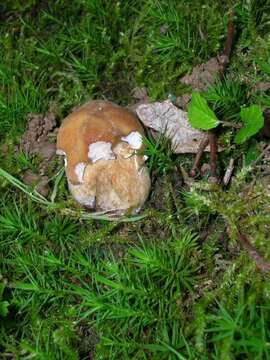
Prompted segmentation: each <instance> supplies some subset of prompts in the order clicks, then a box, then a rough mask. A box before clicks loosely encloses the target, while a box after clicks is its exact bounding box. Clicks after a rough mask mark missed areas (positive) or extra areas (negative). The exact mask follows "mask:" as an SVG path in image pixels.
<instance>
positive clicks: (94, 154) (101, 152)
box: [88, 141, 115, 163]
mask: <svg viewBox="0 0 270 360" xmlns="http://www.w3.org/2000/svg"><path fill="white" fill-rule="evenodd" d="M88 157H89V159H90V160H92V162H93V163H94V162H96V161H98V160H102V159H103V160H114V159H115V154H114V153H113V151H112V144H111V143H110V142H106V141H97V142H95V143H93V144H90V145H89V151H88Z"/></svg>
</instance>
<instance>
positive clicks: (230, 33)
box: [208, 11, 235, 183]
mask: <svg viewBox="0 0 270 360" xmlns="http://www.w3.org/2000/svg"><path fill="white" fill-rule="evenodd" d="M233 17H234V13H233V12H232V11H231V12H230V14H229V21H228V25H227V37H226V41H225V45H224V50H223V52H222V54H221V55H220V56H219V57H218V60H219V63H220V64H221V70H220V77H223V75H224V73H225V70H226V68H227V65H228V64H229V61H230V55H231V52H232V44H233V38H234V33H235V27H234V23H233ZM208 137H209V144H210V166H211V177H212V179H213V180H214V182H217V183H218V182H219V179H218V175H217V151H218V146H217V137H216V134H215V131H214V130H212V131H209V132H208Z"/></svg>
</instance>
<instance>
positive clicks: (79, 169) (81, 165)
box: [75, 162, 86, 183]
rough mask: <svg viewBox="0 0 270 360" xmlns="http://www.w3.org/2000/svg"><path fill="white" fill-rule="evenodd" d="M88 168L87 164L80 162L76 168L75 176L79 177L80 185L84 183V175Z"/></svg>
mask: <svg viewBox="0 0 270 360" xmlns="http://www.w3.org/2000/svg"><path fill="white" fill-rule="evenodd" d="M85 167H86V163H83V162H80V163H78V164H77V165H76V166H75V174H76V175H77V178H78V181H79V182H80V183H82V182H83V175H84V170H85Z"/></svg>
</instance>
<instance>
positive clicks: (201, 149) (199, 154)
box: [189, 135, 209, 178]
mask: <svg viewBox="0 0 270 360" xmlns="http://www.w3.org/2000/svg"><path fill="white" fill-rule="evenodd" d="M208 143H209V138H208V135H207V136H205V137H204V138H203V139H202V140H201V142H200V145H199V149H198V151H197V154H196V157H195V160H194V162H193V166H192V169H191V170H190V173H189V175H190V176H191V177H193V178H194V177H195V176H196V174H197V171H198V170H199V165H200V162H201V159H202V155H203V152H204V150H205V148H206V146H207V145H208Z"/></svg>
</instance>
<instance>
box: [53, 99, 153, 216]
mask: <svg viewBox="0 0 270 360" xmlns="http://www.w3.org/2000/svg"><path fill="white" fill-rule="evenodd" d="M143 135H144V132H143V128H142V126H141V125H140V123H139V121H138V119H137V117H136V116H135V115H134V114H133V113H131V112H130V111H129V110H127V109H124V108H121V107H119V106H117V105H114V104H112V103H110V102H106V101H90V102H89V103H87V104H85V105H84V106H82V107H80V108H78V109H76V110H75V111H74V112H73V113H71V114H70V115H69V116H68V117H67V118H66V119H64V121H63V123H62V125H61V127H60V129H59V132H58V135H57V149H58V154H61V155H65V156H66V158H67V166H66V168H65V170H66V175H67V178H68V184H69V190H70V192H71V194H72V195H73V197H74V199H75V200H76V201H78V202H79V203H80V204H82V205H84V206H87V207H89V208H91V209H97V210H102V211H112V210H114V211H117V212H118V213H119V214H123V213H126V212H130V213H137V212H138V211H139V209H141V207H142V206H143V204H144V202H145V201H146V199H147V197H148V194H149V191H150V177H149V172H148V169H147V167H146V166H145V157H144V156H143V155H142V154H140V153H138V152H137V151H136V150H138V149H143V146H144V145H143V141H142V139H143Z"/></svg>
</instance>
